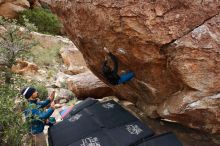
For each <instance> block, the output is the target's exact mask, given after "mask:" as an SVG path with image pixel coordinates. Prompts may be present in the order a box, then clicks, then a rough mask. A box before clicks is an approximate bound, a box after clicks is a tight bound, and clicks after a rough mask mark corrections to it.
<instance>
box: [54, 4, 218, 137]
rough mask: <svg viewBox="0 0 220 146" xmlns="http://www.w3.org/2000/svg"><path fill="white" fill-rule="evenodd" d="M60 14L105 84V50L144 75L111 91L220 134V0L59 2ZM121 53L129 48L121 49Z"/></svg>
mask: <svg viewBox="0 0 220 146" xmlns="http://www.w3.org/2000/svg"><path fill="white" fill-rule="evenodd" d="M51 6H52V9H53V11H54V12H55V13H56V14H57V15H58V16H59V17H60V18H61V20H62V22H63V24H64V27H65V30H66V32H67V34H68V35H69V36H70V38H71V40H72V41H73V42H74V43H75V44H76V45H77V47H78V48H79V50H80V51H81V52H82V54H83V56H84V58H85V60H86V62H87V65H88V67H89V68H90V69H91V70H92V71H93V73H94V74H96V75H97V76H98V77H99V78H100V79H101V80H103V81H104V82H106V83H107V81H106V80H105V79H104V77H103V76H102V71H101V66H102V63H103V61H104V57H105V56H106V52H105V51H104V49H103V48H104V47H106V48H108V49H109V50H110V51H111V52H112V53H113V54H115V55H116V56H117V57H118V59H119V60H120V62H119V70H132V71H134V73H135V75H136V77H135V78H134V79H133V80H132V81H130V82H129V83H127V84H125V85H118V86H111V88H112V89H113V90H114V91H115V92H116V93H117V94H119V95H120V96H121V97H123V98H126V99H129V100H131V101H133V102H135V103H136V105H137V106H139V107H140V108H141V109H143V110H144V111H145V112H146V113H148V115H149V116H151V117H158V116H159V117H162V118H165V119H168V120H172V121H177V122H179V123H181V124H183V125H187V126H189V127H192V128H198V129H202V130H205V131H209V132H212V133H215V132H220V114H219V111H220V106H219V105H220V104H219V103H220V94H218V93H219V91H220V83H219V79H220V65H219V63H220V54H219V52H220V27H219V26H220V15H219V12H220V1H188V0H156V1H152V0H147V1H146V0H138V1H135V0H54V1H52V3H51ZM119 48H121V49H119Z"/></svg>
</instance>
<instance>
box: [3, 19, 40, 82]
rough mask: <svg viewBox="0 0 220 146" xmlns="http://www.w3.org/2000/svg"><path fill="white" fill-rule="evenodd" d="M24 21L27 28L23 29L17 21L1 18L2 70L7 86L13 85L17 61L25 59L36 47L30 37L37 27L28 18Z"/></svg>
mask: <svg viewBox="0 0 220 146" xmlns="http://www.w3.org/2000/svg"><path fill="white" fill-rule="evenodd" d="M24 20H25V28H22V27H20V26H18V25H17V21H16V20H6V19H4V18H3V17H0V68H1V70H2V73H3V77H4V79H5V83H6V84H10V83H11V79H12V75H13V73H12V71H11V67H12V66H13V65H14V64H15V63H16V59H18V58H20V57H24V56H25V54H28V53H29V50H30V49H31V48H32V47H33V46H35V45H36V42H35V41H33V40H32V39H31V35H30V32H31V31H33V30H36V27H35V26H34V25H33V24H30V23H29V22H28V20H27V19H26V18H24Z"/></svg>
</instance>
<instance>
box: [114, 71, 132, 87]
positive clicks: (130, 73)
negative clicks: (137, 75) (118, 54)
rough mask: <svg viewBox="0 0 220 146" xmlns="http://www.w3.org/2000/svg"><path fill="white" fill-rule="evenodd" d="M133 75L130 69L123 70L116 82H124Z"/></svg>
mask: <svg viewBox="0 0 220 146" xmlns="http://www.w3.org/2000/svg"><path fill="white" fill-rule="evenodd" d="M133 77H134V73H133V72H132V71H129V72H125V73H123V74H121V75H120V79H119V80H118V84H122V83H126V82H128V81H130V80H131V79H132V78H133Z"/></svg>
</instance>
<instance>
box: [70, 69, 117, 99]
mask: <svg viewBox="0 0 220 146" xmlns="http://www.w3.org/2000/svg"><path fill="white" fill-rule="evenodd" d="M68 89H69V90H71V91H73V93H74V94H75V95H76V97H77V98H78V99H84V98H87V97H93V98H102V97H105V96H110V95H114V93H113V92H112V90H111V88H109V87H108V86H107V85H106V84H105V83H103V82H102V81H100V80H99V79H98V78H97V77H96V76H95V75H94V74H93V73H92V72H90V71H87V72H85V73H81V74H78V75H75V76H72V77H70V78H68Z"/></svg>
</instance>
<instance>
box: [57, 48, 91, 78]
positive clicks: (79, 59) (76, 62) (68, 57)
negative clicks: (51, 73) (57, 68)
mask: <svg viewBox="0 0 220 146" xmlns="http://www.w3.org/2000/svg"><path fill="white" fill-rule="evenodd" d="M60 54H61V56H62V59H63V63H64V65H66V66H67V67H68V69H67V70H65V71H64V73H66V74H69V75H75V74H79V73H83V72H85V71H88V68H87V67H86V63H85V60H84V58H83V56H82V54H81V52H80V51H79V50H78V49H77V48H76V47H75V46H74V47H69V48H66V47H65V48H61V49H60Z"/></svg>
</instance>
